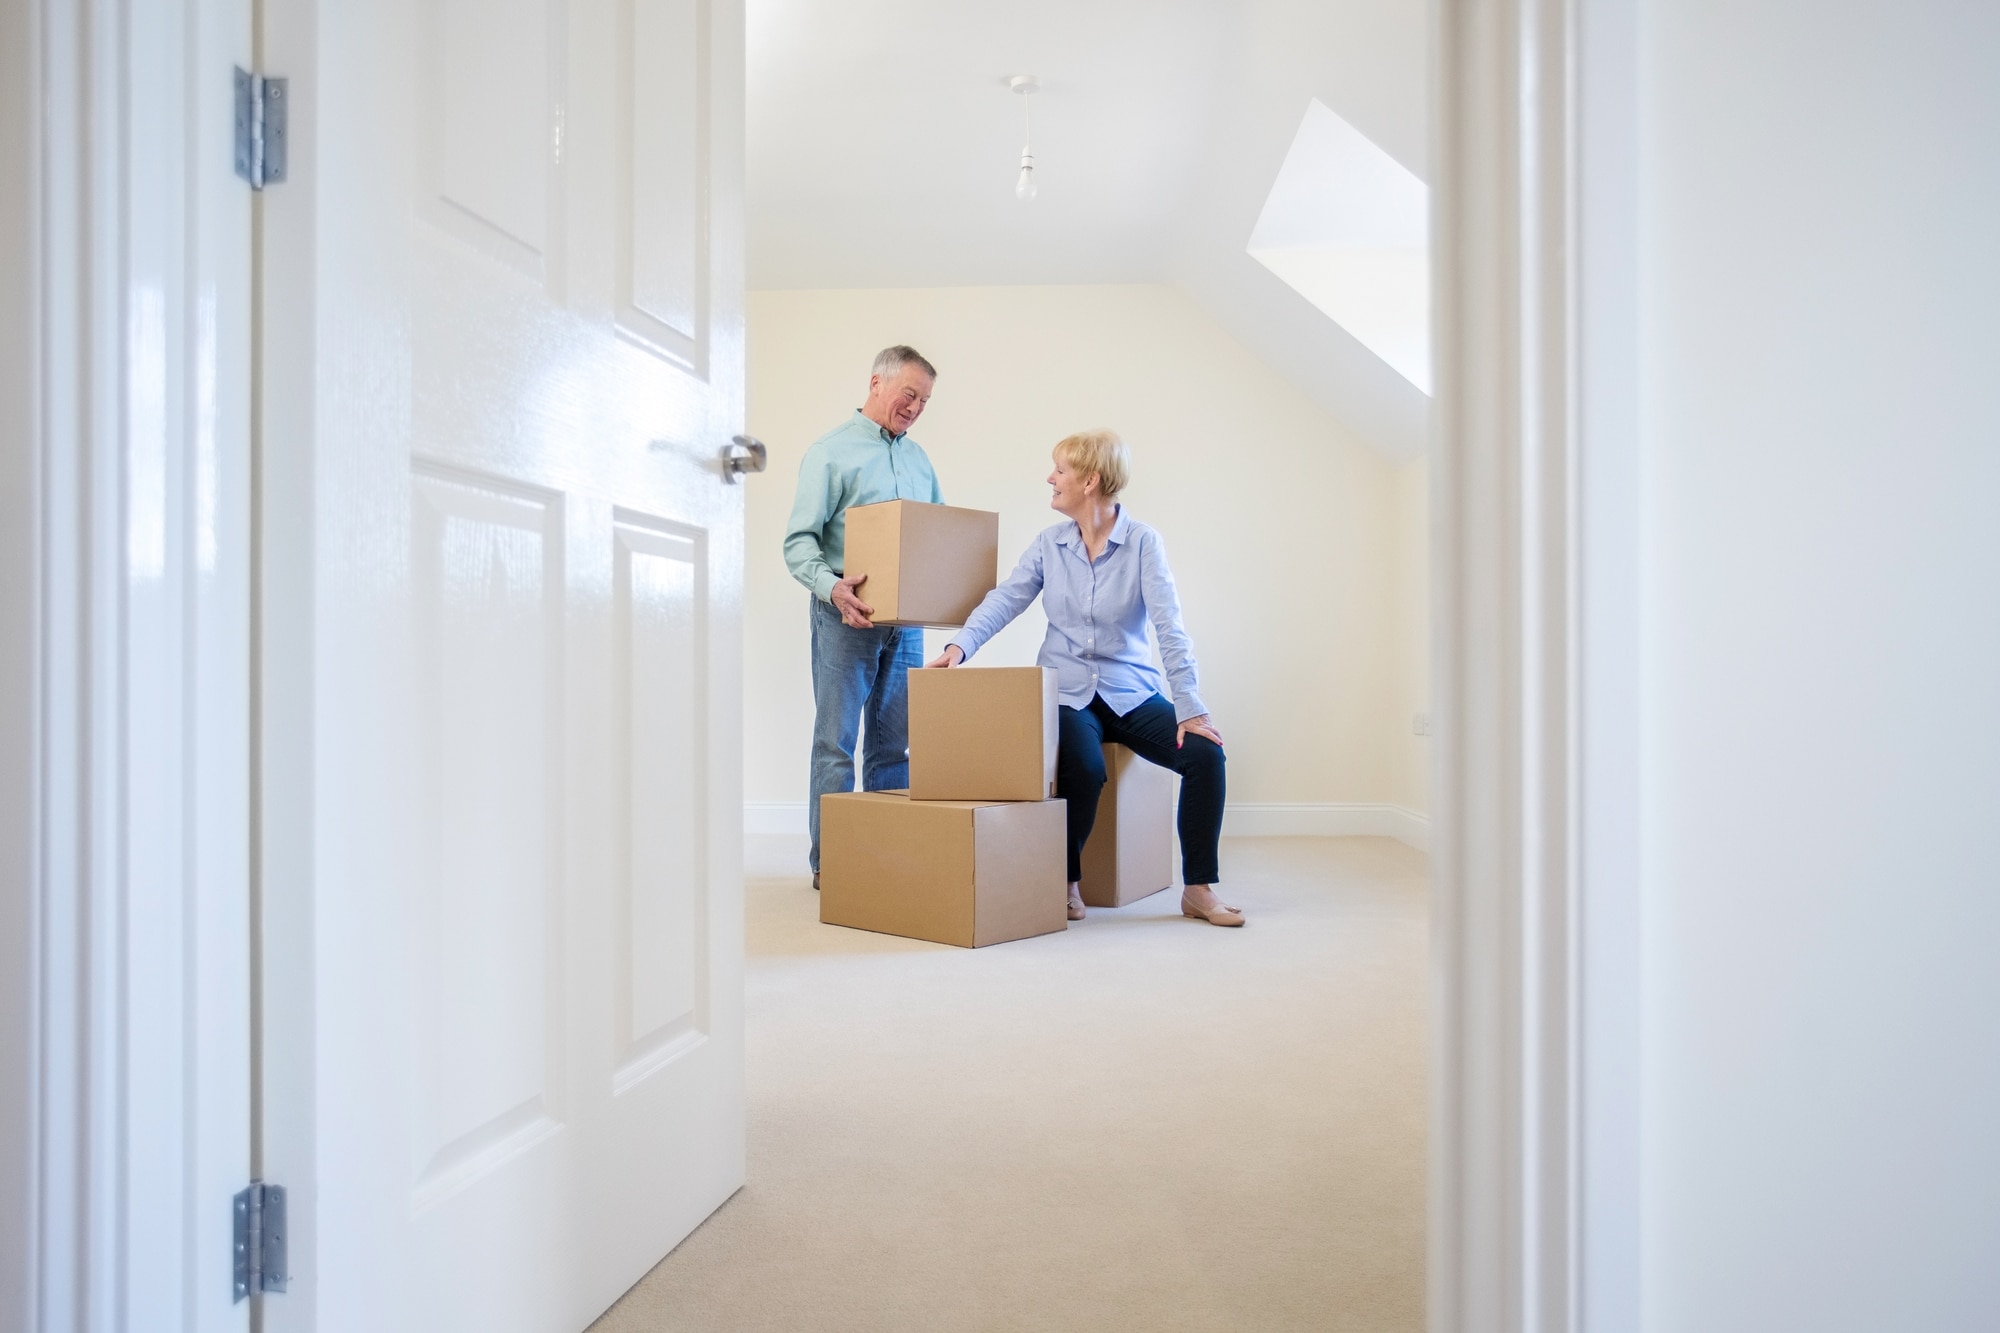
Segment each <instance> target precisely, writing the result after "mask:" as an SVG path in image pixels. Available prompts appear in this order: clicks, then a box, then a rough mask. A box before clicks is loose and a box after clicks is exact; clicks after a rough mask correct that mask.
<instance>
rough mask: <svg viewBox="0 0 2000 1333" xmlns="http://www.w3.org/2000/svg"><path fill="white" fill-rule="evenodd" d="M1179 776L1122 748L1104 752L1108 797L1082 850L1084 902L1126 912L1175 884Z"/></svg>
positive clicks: (1099, 801) (1111, 747) (1103, 797)
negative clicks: (1128, 906)
mask: <svg viewBox="0 0 2000 1333" xmlns="http://www.w3.org/2000/svg"><path fill="white" fill-rule="evenodd" d="M1174 796H1175V792H1174V775H1173V774H1172V773H1171V772H1169V771H1168V770H1167V769H1164V768H1161V767H1160V766H1159V765H1157V764H1149V763H1147V762H1146V761H1145V760H1143V759H1141V758H1140V757H1139V756H1138V755H1136V754H1133V753H1132V752H1131V751H1130V750H1128V749H1126V748H1125V747H1124V746H1122V745H1107V746H1105V747H1104V791H1103V794H1102V795H1100V796H1099V797H1098V798H1097V822H1096V823H1094V824H1092V825H1091V826H1090V838H1089V839H1088V840H1087V841H1086V842H1085V843H1084V844H1083V866H1082V870H1083V879H1082V880H1081V881H1080V884H1081V887H1082V890H1083V901H1084V902H1085V903H1087V904H1088V905H1090V906H1092V907H1123V906H1125V905H1126V904H1127V903H1135V902H1138V901H1139V900H1140V899H1141V898H1145V897H1149V896H1151V895H1153V894H1155V893H1158V892H1159V891H1160V890H1161V889H1164V888H1167V887H1168V886H1169V885H1171V884H1172V883H1173V882H1174Z"/></svg>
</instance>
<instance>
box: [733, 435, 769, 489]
mask: <svg viewBox="0 0 2000 1333" xmlns="http://www.w3.org/2000/svg"><path fill="white" fill-rule="evenodd" d="M769 460H770V451H769V450H767V449H766V448H764V442H763V441H762V440H759V439H757V438H755V437H754V436H749V435H735V436H731V437H730V440H729V447H728V448H726V449H724V450H723V451H722V479H723V480H724V481H726V482H728V483H729V484H730V485H731V486H734V485H735V484H736V483H737V481H738V480H739V479H740V478H742V477H744V476H745V475H747V474H749V473H752V472H762V471H763V470H764V464H765V463H766V462H768V461H769Z"/></svg>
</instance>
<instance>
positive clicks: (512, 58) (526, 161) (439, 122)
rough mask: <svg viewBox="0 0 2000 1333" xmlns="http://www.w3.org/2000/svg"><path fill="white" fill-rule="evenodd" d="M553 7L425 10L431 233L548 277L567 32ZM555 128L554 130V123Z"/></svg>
mask: <svg viewBox="0 0 2000 1333" xmlns="http://www.w3.org/2000/svg"><path fill="white" fill-rule="evenodd" d="M565 12H566V6H564V5H562V4H560V3H555V4H551V3H549V2H548V0H429V3H428V4H427V5H426V6H425V9H424V14H423V18H424V21H425V24H426V31H425V34H424V35H425V38H426V40H425V42H424V49H425V51H426V53H427V58H426V60H425V65H426V67H427V70H428V71H429V73H428V75H427V76H426V77H425V78H424V79H423V82H424V88H423V90H422V93H421V95H420V98H419V101H420V104H421V105H422V106H423V107H424V109H425V113H426V114H425V118H424V124H425V126H426V127H427V130H428V133H427V135H426V140H427V141H426V144H425V148H426V150H427V161H426V162H425V164H424V165H425V172H424V179H423V181H422V184H421V186H420V190H421V201H420V206H421V207H422V209H423V211H424V213H425V215H426V216H427V217H428V218H429V220H430V221H431V222H432V223H433V224H434V225H437V226H439V227H441V228H443V229H444V230H445V231H447V232H450V233H451V234H453V235H454V236H456V237H458V238H459V239H460V240H462V241H464V242H465V243H466V244H468V245H470V246H473V247H475V248H477V249H481V250H484V251H485V252H487V253H488V254H491V255H493V256H494V257H495V258H497V259H500V260H502V261H503V262H505V263H508V264H511V265H513V266H514V267H516V268H518V269H520V270H521V271H522V272H524V273H526V274H528V275H529V276H531V277H536V278H540V277H542V276H543V275H544V262H545V256H546V255H547V253H548V249H549V236H550V232H551V225H550V224H551V219H552V217H553V216H554V215H555V207H554V205H555V202H556V194H557V191H558V188H559V184H558V179H557V178H558V177H559V161H558V157H557V153H556V151H555V145H554V142H553V135H554V134H555V133H556V132H558V128H559V125H560V121H559V120H555V119H554V117H552V115H551V111H552V108H559V107H560V106H561V105H562V100H561V83H562V78H561V73H562V71H561V62H560V59H559V53H560V51H561V37H562V32H561V23H562V20H563V16H564V14H565ZM552 121H553V122H554V123H552Z"/></svg>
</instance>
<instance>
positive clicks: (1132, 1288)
mask: <svg viewBox="0 0 2000 1333" xmlns="http://www.w3.org/2000/svg"><path fill="white" fill-rule="evenodd" d="M801 845H802V844H801ZM773 850H774V849H773V848H771V847H768V846H767V847H765V848H763V849H761V851H760V852H759V853H756V854H753V866H752V872H753V873H755V872H756V871H757V869H759V867H758V866H757V865H756V864H755V862H756V861H757V860H762V861H764V862H765V863H766V865H765V867H764V868H765V869H767V870H769V869H774V868H775V867H772V866H770V865H769V862H770V861H771V857H772V851H773ZM784 850H785V851H786V853H787V855H786V856H785V858H784V860H783V862H781V864H788V863H795V862H794V861H793V859H792V858H793V857H795V856H796V855H797V853H796V851H794V850H793V849H791V848H785V849H784ZM1223 865H1224V872H1225V875H1226V876H1227V879H1226V883H1225V885H1224V888H1225V897H1226V899H1227V900H1228V901H1230V902H1235V903H1240V904H1241V905H1242V906H1243V907H1244V908H1245V909H1246V910H1247V912H1248V914H1249V917H1250V924H1249V925H1248V926H1246V927H1244V928H1243V929H1242V930H1222V929H1218V928H1216V927H1213V926H1208V925H1205V924H1203V923H1201V922H1197V921H1190V920H1186V919H1184V918H1182V917H1181V916H1180V915H1179V911H1178V895H1176V894H1173V893H1171V892H1169V893H1163V894H1157V895H1155V896H1154V897H1152V898H1149V899H1147V900H1145V901H1144V902H1141V903H1138V904H1135V905H1134V906H1131V907H1127V908H1124V909H1122V910H1119V911H1101V910H1098V909H1092V911H1091V914H1090V919H1089V920H1087V921H1083V922H1080V923H1076V924H1073V925H1072V926H1071V927H1070V929H1069V930H1068V931H1067V932H1066V933H1064V934H1061V935H1050V936H1045V937H1043V938H1040V939H1034V940H1024V941H1018V942H1016V943H1012V944H1001V945H995V946H993V947H991V948H986V949H979V950H962V949H954V948H949V947H946V946H943V945H933V944H924V943H920V942H918V941H914V940H902V939H896V938H892V937H889V936H883V935H871V934H867V933H865V932H860V931H853V930H844V929H841V928H839V927H836V926H822V925H820V924H819V921H818V917H817V910H818V909H817V907H816V905H815V898H814V894H813V892H812V889H811V887H810V884H809V882H808V881H807V880H806V879H805V878H804V877H803V876H793V877H789V878H774V879H753V880H752V881H751V882H750V884H749V899H748V902H749V905H748V931H749V949H750V969H749V981H748V985H749V1094H750V1140H749V1142H750V1172H749V1183H748V1184H747V1185H746V1186H745V1187H744V1188H743V1190H742V1191H741V1192H740V1193H738V1194H737V1195H736V1197H735V1198H734V1199H732V1200H731V1201H730V1202H729V1203H728V1204H726V1205H724V1206H723V1207H722V1209H721V1210H719V1211H718V1212H717V1213H716V1214H715V1215H714V1216H713V1217H711V1218H710V1219H709V1220H708V1221H707V1222H706V1223H705V1224H704V1225H703V1226H702V1227H701V1228H700V1229H699V1230H697V1231H696V1232H695V1233H694V1235H692V1236H690V1237H689V1238H688V1239H687V1240H686V1241H685V1242H684V1243H683V1244H682V1245H681V1246H680V1248H679V1249H677V1250H675V1251H674V1253H673V1254H671V1255H669V1256H668V1257H667V1258H666V1259H665V1260H664V1261H662V1262H661V1264H660V1265H659V1266H658V1267H657V1268H655V1269H654V1270H653V1271H652V1272H651V1273H650V1274H649V1275H647V1277H646V1278H645V1279H644V1280H642V1281H641V1282H640V1283H639V1284H638V1286H636V1287H634V1288H633V1289H632V1290H631V1291H630V1292H629V1293H627V1294H626V1296H625V1298H624V1299H623V1300H622V1301H620V1302H619V1304H618V1305H617V1306H616V1307H614V1308H613V1309H612V1310H611V1311H610V1312H609V1313H607V1314H606V1315H605V1316H604V1318H603V1319H602V1320H600V1321H599V1322H598V1323H597V1324H596V1326H595V1328H596V1329H597V1330H598V1331H599V1333H638V1331H639V1330H646V1331H647V1333H653V1331H655V1330H676V1331H678V1330H705V1331H706V1330H753V1329H754V1330H762V1329H772V1330H776V1329H787V1330H790V1329H815V1330H816V1329H867V1330H905V1329H908V1330H957V1329H1010V1330H1012V1329H1146V1330H1154V1329H1161V1330H1167V1329H1256V1330H1264V1329H1352V1330H1367V1331H1368V1333H1394V1331H1396V1330H1412V1331H1414V1330H1417V1329H1419V1328H1420V1327H1421V1325H1422V1322H1423V1313H1422V1312H1423V1217H1424V1197H1423V1194H1424V1116H1425V1110H1424V1101H1425V1089H1424V1079H1425V1051H1424V1040H1425V1036H1424V1033H1425V1027H1424V1004H1425V990H1426V983H1425V977H1426V963H1425V956H1426V943H1425V928H1426V915H1425V874H1426V866H1425V862H1424V858H1423V857H1422V856H1421V855H1420V854H1418V853H1416V852H1414V851H1412V850H1410V849H1409V848H1406V847H1404V846H1403V845H1401V844H1400V843H1395V842H1391V841H1389V840H1387V839H1379V838H1342V839H1313V838H1298V839H1255V840H1248V839H1246V840H1237V841H1231V842H1229V843H1226V844H1225V846H1224V849H1223Z"/></svg>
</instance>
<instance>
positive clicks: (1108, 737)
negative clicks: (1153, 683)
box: [1056, 694, 1227, 884]
mask: <svg viewBox="0 0 2000 1333" xmlns="http://www.w3.org/2000/svg"><path fill="white" fill-rule="evenodd" d="M1061 724H1062V740H1061V743H1060V745H1059V747H1058V748H1057V750H1056V795H1058V796H1060V797H1062V798H1063V799H1064V800H1065V801H1068V802H1069V882H1070V883H1072V884H1074V883H1076V882H1077V880H1078V879H1080V878H1082V875H1083V844H1084V843H1085V842H1086V841H1087V840H1088V839H1089V838H1090V830H1091V828H1092V827H1093V826H1094V825H1095V824H1096V823H1097V798H1098V796H1099V795H1100V794H1101V793H1102V792H1103V790H1104V745H1105V743H1106V742H1111V743H1114V744H1118V745H1123V746H1125V747H1126V748H1127V749H1129V750H1131V751H1132V752H1133V753H1134V754H1136V755H1138V756H1139V757H1140V758H1141V759H1144V760H1145V761H1146V762H1148V763H1151V764H1158V765H1159V766H1160V767H1161V768H1170V769H1172V770H1173V771H1174V772H1176V773H1178V774H1180V775H1181V808H1180V831H1181V878H1182V879H1183V880H1184V881H1185V882H1186V883H1189V884H1214V883H1216V882H1217V881H1218V880H1219V879H1220V878H1221V869H1220V867H1219V866H1218V865H1217V864H1216V859H1215V844H1216V843H1217V842H1218V841H1219V840H1220V839H1221V837H1222V798H1223V794H1224V791H1225V789H1226V787H1227V783H1226V782H1225V781H1224V779H1223V771H1222V770H1223V758H1222V747H1221V746H1220V745H1217V744H1216V743H1215V742H1214V741H1212V740H1210V739H1208V737H1206V736H1195V735H1192V734H1190V735H1189V736H1188V738H1187V743H1186V744H1185V745H1182V746H1181V747H1179V748H1178V749H1176V748H1175V747H1174V732H1175V731H1176V730H1177V729H1178V728H1179V725H1180V724H1179V723H1178V722H1177V721H1175V719H1174V706H1173V705H1172V704H1170V703H1168V702H1167V701H1166V700H1165V699H1162V698H1161V697H1160V696H1159V695H1157V694H1156V695H1154V696H1153V697H1152V698H1150V699H1148V700H1146V702H1144V703H1142V704H1140V705H1139V706H1138V707H1137V708H1134V709H1133V710H1132V711H1131V712H1129V713H1127V714H1126V715H1125V716H1123V717H1120V716H1118V714H1116V713H1114V712H1112V711H1111V705H1110V704H1108V703H1105V702H1104V696H1102V695H1099V696H1098V697H1096V698H1094V699H1092V700H1091V701H1090V706H1089V707H1088V708H1070V707H1068V706H1064V707H1063V709H1062V710H1061Z"/></svg>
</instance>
